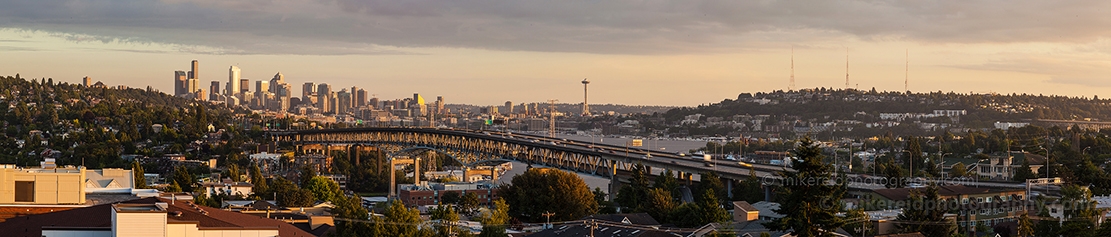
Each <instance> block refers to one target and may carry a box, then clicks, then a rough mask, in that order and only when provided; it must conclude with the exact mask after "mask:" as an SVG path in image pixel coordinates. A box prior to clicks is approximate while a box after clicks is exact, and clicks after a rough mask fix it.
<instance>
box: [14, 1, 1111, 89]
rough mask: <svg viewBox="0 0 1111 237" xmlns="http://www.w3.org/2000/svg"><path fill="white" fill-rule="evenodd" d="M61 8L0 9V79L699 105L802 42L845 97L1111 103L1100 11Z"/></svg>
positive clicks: (803, 53) (759, 77)
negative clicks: (1025, 97) (234, 80)
mask: <svg viewBox="0 0 1111 237" xmlns="http://www.w3.org/2000/svg"><path fill="white" fill-rule="evenodd" d="M53 4H54V3H49V2H44V3H37V2H36V3H8V4H5V5H6V6H10V7H7V8H5V9H4V10H0V13H3V14H0V22H2V23H0V51H2V52H4V54H5V55H6V56H8V57H4V58H3V59H0V63H3V64H4V65H6V66H7V67H5V68H4V71H0V74H5V75H14V74H16V73H19V74H21V75H22V76H24V77H50V78H54V79H55V80H58V81H66V82H71V83H80V81H81V78H83V77H84V76H89V77H92V78H95V79H96V80H99V81H103V82H104V83H105V84H108V85H120V84H122V85H128V86H131V87H146V86H148V85H149V86H152V87H154V88H155V89H158V90H160V91H163V92H166V93H173V88H172V87H171V86H170V85H169V84H168V83H152V82H154V81H164V80H163V78H165V77H167V75H168V72H173V71H178V70H181V71H187V70H190V69H188V68H183V67H182V66H183V63H181V62H183V61H189V60H194V59H196V60H199V61H201V62H202V63H201V65H200V67H202V68H203V69H201V70H204V71H206V72H210V73H206V74H202V75H199V80H200V81H199V82H198V83H197V84H198V85H203V84H204V83H205V82H210V81H214V80H218V78H220V76H219V75H220V74H222V73H211V72H222V71H224V70H226V68H227V67H229V66H232V65H238V66H239V67H241V68H242V70H243V75H242V78H253V79H264V78H270V77H271V75H272V74H273V73H275V72H278V71H281V72H283V73H284V74H286V75H287V76H288V77H289V79H288V81H289V83H290V84H291V85H296V84H299V83H303V82H307V81H313V82H327V83H329V84H333V85H337V86H344V87H346V86H352V85H353V86H358V87H360V88H365V89H366V90H367V91H368V93H370V94H377V95H379V97H380V98H404V97H406V95H407V94H410V93H413V92H420V93H423V94H428V95H444V96H446V97H449V98H452V101H456V102H458V103H465V104H482V105H497V104H500V103H501V102H504V101H506V100H510V101H546V100H548V99H559V100H561V101H578V100H579V99H578V97H580V96H582V95H581V94H580V93H581V92H579V91H578V86H579V84H580V83H578V82H579V81H580V80H581V78H590V79H591V81H592V82H593V83H592V84H591V85H590V87H591V92H594V93H592V95H591V96H590V97H591V101H595V103H602V104H605V103H614V104H631V105H679V106H695V105H698V104H704V103H711V102H717V101H721V100H722V99H732V98H736V95H737V94H738V93H744V92H767V91H774V90H786V89H787V88H788V84H789V78H790V75H791V61H792V60H791V59H792V53H791V49H792V48H794V51H795V52H794V56H793V57H794V60H793V61H794V64H795V65H794V67H795V70H794V74H795V76H794V77H795V80H796V84H797V86H796V88H817V87H825V88H844V87H845V86H844V82H843V81H842V80H844V79H843V78H841V77H842V76H843V74H844V73H845V71H844V70H845V69H844V68H841V67H843V66H844V65H841V64H844V63H845V62H844V60H845V58H844V57H845V53H846V52H845V51H846V49H847V50H848V53H849V54H850V55H852V67H853V69H852V70H853V72H852V73H853V74H852V83H851V84H850V87H857V88H859V89H871V88H873V87H874V88H876V89H877V90H881V91H902V90H903V88H904V76H905V74H904V73H907V74H909V76H907V77H909V80H908V81H909V82H907V84H909V85H908V86H907V88H909V90H911V91H914V92H931V91H944V92H950V91H952V92H958V93H969V92H972V93H992V92H995V93H1004V94H1010V93H1020V94H1021V93H1027V94H1053V95H1066V96H1083V97H1091V96H1093V95H1100V96H1103V97H1108V96H1111V94H1105V91H1107V90H1106V89H1107V87H1109V86H1111V83H1109V82H1108V80H1107V79H1106V76H1105V75H1106V74H1107V71H1106V69H1104V68H1107V67H1108V66H1111V60H1108V57H1107V56H1109V52H1111V49H1108V47H1107V42H1108V40H1107V38H1106V37H1104V35H1106V31H1107V30H1106V29H1111V27H1107V26H1108V24H1111V20H1109V19H1108V17H1107V16H1104V15H1105V14H1100V13H1099V12H1098V11H1096V10H1094V9H1102V8H1103V7H1106V6H1100V5H1101V4H1103V5H1105V4H1108V3H1105V2H1081V3H1073V4H1051V5H1045V4H1040V3H1036V2H1015V3H1010V2H1008V3H999V2H991V1H984V2H970V3H905V2H856V1H836V2H824V3H821V4H795V3H790V2H765V3H743V2H737V3H734V2H714V1H705V2H694V3H690V4H676V3H672V2H656V3H641V4H633V3H541V2H527V1H526V2H521V3H503V5H497V6H500V7H480V6H487V5H484V4H466V3H460V4H448V5H450V6H437V5H424V4H423V3H412V4H404V3H401V2H381V3H365V2H337V3H306V2H283V3H267V4H261V3H255V2H250V1H235V2H203V1H197V2H188V1H186V2H151V3H141V4H131V3H123V2H113V1H104V2H96V3H88V4H87V5H81V4H71V5H53ZM687 5H689V6H687ZM78 8H80V9H81V12H83V14H78V15H73V14H68V12H70V11H72V10H74V9H78ZM360 9H361V10H360ZM452 9H456V10H457V11H453V10H452ZM118 10H133V11H128V12H134V13H131V14H120V13H119V11H118ZM195 15H201V16H206V17H194V16H195ZM1061 16H1072V17H1061ZM261 19H265V20H261ZM404 19H412V20H404ZM225 20H226V21H229V22H236V23H235V24H225V23H223V22H224V21H225ZM137 22H143V23H141V24H140V23H137ZM337 22H342V23H340V24H336V23H337ZM271 36H272V37H271ZM908 54H909V55H908ZM908 59H909V70H906V68H905V67H904V63H905V62H906V61H908ZM121 66H128V68H127V70H123V69H121ZM905 70H906V71H905ZM908 71H909V72H908ZM429 85H431V86H429ZM197 88H200V86H198V87H197ZM225 89H226V88H225ZM295 89H297V88H295ZM293 93H294V94H296V93H299V91H293ZM661 94H665V95H666V94H674V96H659V95H661Z"/></svg>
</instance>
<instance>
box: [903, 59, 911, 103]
mask: <svg viewBox="0 0 1111 237" xmlns="http://www.w3.org/2000/svg"><path fill="white" fill-rule="evenodd" d="M906 59H907V65H906V69H904V70H905V71H903V91H905V92H907V94H910V49H907V52H906Z"/></svg>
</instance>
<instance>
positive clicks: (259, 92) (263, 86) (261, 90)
mask: <svg viewBox="0 0 1111 237" xmlns="http://www.w3.org/2000/svg"><path fill="white" fill-rule="evenodd" d="M270 93H272V92H271V91H270V82H269V81H265V80H259V81H255V99H256V100H258V104H259V107H263V106H267V105H268V104H269V101H267V96H268V95H269V94H270Z"/></svg>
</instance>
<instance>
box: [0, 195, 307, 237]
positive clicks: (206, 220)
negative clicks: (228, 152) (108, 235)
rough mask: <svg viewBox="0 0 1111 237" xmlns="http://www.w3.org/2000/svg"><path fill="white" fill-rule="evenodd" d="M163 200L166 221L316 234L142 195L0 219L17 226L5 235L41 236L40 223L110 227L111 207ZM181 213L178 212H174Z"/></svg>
mask: <svg viewBox="0 0 1111 237" xmlns="http://www.w3.org/2000/svg"><path fill="white" fill-rule="evenodd" d="M160 202H161V203H166V204H165V205H166V207H165V208H164V210H160V211H165V212H167V213H168V214H167V215H170V214H171V213H172V214H174V215H170V216H169V220H168V222H172V223H182V222H190V223H196V224H197V227H210V228H211V227H214V228H259V229H274V228H276V229H278V233H279V235H281V236H283V237H284V236H293V237H311V236H315V235H313V234H311V233H308V232H305V231H303V230H301V229H298V228H297V227H295V226H293V225H290V224H287V223H284V222H281V221H277V220H271V219H266V218H262V217H256V216H251V215H245V214H240V213H235V212H229V211H224V210H220V209H217V208H211V207H204V206H197V205H194V204H193V203H192V202H188V201H173V200H169V199H158V198H153V197H151V198H142V199H136V200H131V201H124V202H120V203H113V204H101V205H96V206H91V207H85V208H77V209H71V210H65V211H58V212H53V213H46V214H39V215H29V216H22V217H16V218H11V219H8V220H7V221H5V222H0V230H18V229H22V230H24V231H22V232H19V231H13V232H7V233H5V234H6V235H5V236H26V237H40V236H42V229H43V227H49V228H60V227H66V228H111V226H112V210H113V209H114V208H120V207H123V208H124V209H123V210H125V211H153V210H154V209H155V208H160V205H161V204H156V203H160ZM177 213H180V215H176V214H177Z"/></svg>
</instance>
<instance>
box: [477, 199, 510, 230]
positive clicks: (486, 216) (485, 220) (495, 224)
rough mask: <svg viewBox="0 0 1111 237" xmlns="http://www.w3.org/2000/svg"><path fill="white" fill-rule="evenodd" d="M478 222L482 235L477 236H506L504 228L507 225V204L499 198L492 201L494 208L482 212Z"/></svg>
mask: <svg viewBox="0 0 1111 237" xmlns="http://www.w3.org/2000/svg"><path fill="white" fill-rule="evenodd" d="M479 220H481V222H482V233H481V234H479V235H478V236H483V237H487V236H488V237H502V236H506V233H505V227H506V225H507V224H509V204H506V202H505V200H504V199H501V198H499V199H497V200H494V208H493V209H490V210H488V211H486V212H483V214H482V216H481V217H480V218H479Z"/></svg>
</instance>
